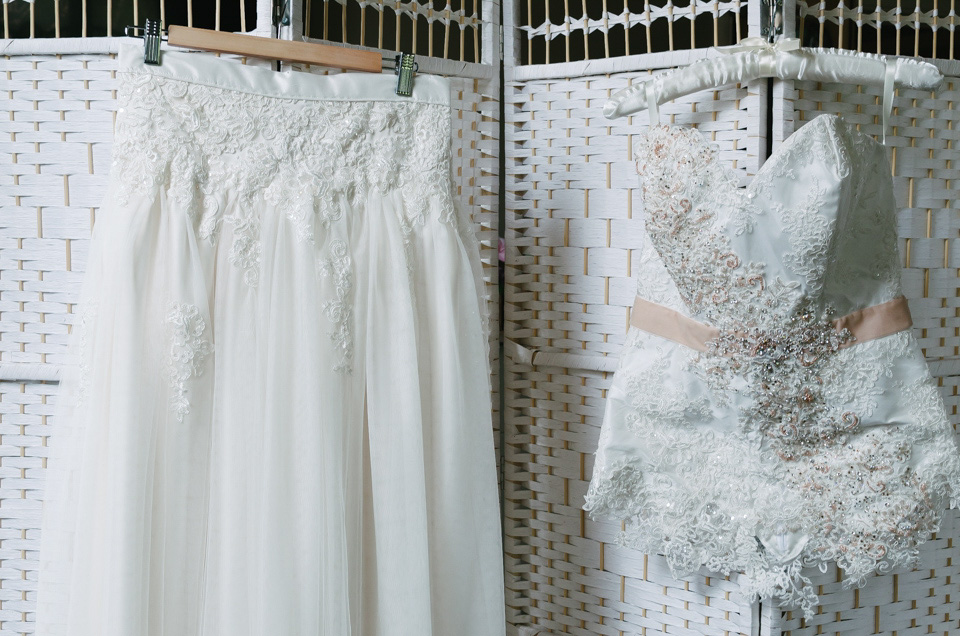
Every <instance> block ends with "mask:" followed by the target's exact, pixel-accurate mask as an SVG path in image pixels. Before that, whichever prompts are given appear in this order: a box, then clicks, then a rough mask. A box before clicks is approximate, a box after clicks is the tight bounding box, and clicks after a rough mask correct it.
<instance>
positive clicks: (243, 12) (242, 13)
mask: <svg viewBox="0 0 960 636" xmlns="http://www.w3.org/2000/svg"><path fill="white" fill-rule="evenodd" d="M238 4H239V6H240V31H242V32H243V33H246V32H247V11H246V9H245V7H244V6H243V4H244V3H243V0H238ZM160 6H161V7H162V6H163V3H162V2H161V4H160ZM309 10H310V0H307V11H308V12H309ZM309 24H310V23H309V22H308V23H307V28H308V29H309V28H310V26H309Z"/></svg>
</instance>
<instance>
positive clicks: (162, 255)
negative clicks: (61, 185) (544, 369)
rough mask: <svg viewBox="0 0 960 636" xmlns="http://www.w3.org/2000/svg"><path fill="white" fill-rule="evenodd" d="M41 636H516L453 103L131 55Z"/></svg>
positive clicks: (355, 84)
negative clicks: (453, 137)
mask: <svg viewBox="0 0 960 636" xmlns="http://www.w3.org/2000/svg"><path fill="white" fill-rule="evenodd" d="M117 78H118V82H119V91H118V92H119V95H118V97H119V110H118V113H117V120H116V138H115V142H114V147H113V153H114V154H113V157H114V160H113V164H112V168H111V177H110V182H109V187H108V190H107V194H106V197H105V199H104V201H103V206H102V208H101V209H100V211H99V212H98V214H97V219H96V224H95V227H94V230H93V236H92V242H91V245H90V252H89V258H88V264H87V272H86V277H85V281H84V284H83V289H82V294H81V300H80V303H79V305H78V308H77V311H78V318H77V323H76V326H75V328H74V332H73V337H72V341H71V352H72V356H74V359H75V360H76V365H74V366H72V367H68V368H67V369H66V371H65V372H64V375H63V381H62V386H61V389H60V393H59V395H58V397H57V411H56V416H55V420H54V421H55V424H54V426H53V433H52V435H51V440H50V443H51V451H50V452H51V456H50V459H49V465H48V470H47V482H46V493H45V500H44V508H43V522H42V535H41V553H40V575H39V577H40V578H39V592H38V610H37V621H36V631H35V633H36V634H37V636H276V635H283V636H320V635H325V636H350V635H353V636H408V635H414V634H415V635H417V636H430V635H433V636H450V635H453V634H456V635H457V636H498V635H502V634H503V633H504V626H505V621H504V608H503V573H502V566H501V563H502V550H501V540H500V523H499V507H498V500H497V479H496V473H495V458H494V446H493V439H492V426H491V421H490V417H491V415H490V414H491V408H490V406H491V405H490V385H489V368H488V362H487V360H488V357H487V355H488V352H487V342H486V316H485V303H484V301H483V300H482V290H483V287H482V280H481V277H480V261H479V251H478V243H477V241H476V240H475V237H474V234H473V228H472V225H471V223H470V222H469V219H468V217H467V216H466V215H465V212H464V211H462V210H461V209H460V207H459V203H458V202H457V200H456V199H455V197H454V194H453V190H452V185H451V181H450V149H449V143H450V141H449V140H450V112H449V108H450V107H449V84H448V82H447V81H446V80H445V79H442V78H437V77H431V76H428V75H418V76H417V77H416V79H415V82H414V94H413V96H412V97H409V98H404V97H398V96H396V95H395V94H394V87H395V81H396V80H395V78H394V77H393V76H392V75H388V74H384V75H366V74H363V75H361V74H341V75H332V76H328V77H321V76H315V75H309V74H304V73H295V72H285V73H274V72H272V71H270V70H267V69H263V68H253V67H247V66H243V65H240V64H237V63H234V62H229V61H227V60H219V59H216V58H211V57H207V56H200V55H195V54H188V53H181V52H170V51H165V52H163V54H162V64H161V65H160V66H145V65H144V64H143V62H142V47H139V46H136V45H134V44H129V43H124V44H122V45H121V49H120V55H119V68H118V72H117Z"/></svg>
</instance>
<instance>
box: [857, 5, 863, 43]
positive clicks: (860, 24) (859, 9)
mask: <svg viewBox="0 0 960 636" xmlns="http://www.w3.org/2000/svg"><path fill="white" fill-rule="evenodd" d="M857 50H858V51H862V50H863V0H857Z"/></svg>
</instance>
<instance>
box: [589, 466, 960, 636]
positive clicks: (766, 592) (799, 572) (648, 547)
mask: <svg viewBox="0 0 960 636" xmlns="http://www.w3.org/2000/svg"><path fill="white" fill-rule="evenodd" d="M596 490H597V489H595V488H594V487H593V482H592V483H591V487H590V488H589V489H588V491H587V494H586V496H585V501H586V503H585V504H584V505H583V509H584V510H585V511H587V512H588V514H589V516H590V518H591V519H593V520H595V521H599V520H602V518H603V517H604V516H607V517H613V518H615V519H617V520H618V521H621V522H623V523H625V524H626V529H624V530H621V531H620V532H619V534H618V535H617V538H616V543H617V545H619V546H622V547H626V548H631V549H636V550H640V551H641V552H644V553H648V554H651V553H652V554H659V555H661V556H663V557H664V558H665V559H666V561H667V565H668V566H669V568H670V573H671V575H672V576H673V577H674V578H676V579H681V578H683V577H686V576H689V575H691V574H695V573H696V571H697V569H698V568H694V567H680V566H678V562H680V561H681V560H682V559H680V558H675V557H674V556H673V555H674V553H677V554H680V552H681V550H680V549H676V550H671V549H669V548H667V547H666V546H665V542H664V540H663V530H662V529H658V530H657V532H656V534H655V535H651V534H647V533H643V532H641V531H640V528H639V527H638V526H636V525H635V522H634V517H633V515H630V514H629V513H627V512H626V511H625V510H623V509H621V508H619V507H616V506H612V505H610V503H609V502H607V501H604V499H605V497H604V496H603V495H602V494H598V493H597V492H596ZM944 490H947V491H949V492H943V493H941V494H942V495H943V498H942V500H945V501H947V502H948V506H947V508H946V510H941V511H940V512H939V513H938V514H937V516H936V520H935V522H934V525H933V526H932V527H931V528H930V529H929V530H927V531H924V532H921V533H918V534H917V535H916V537H915V543H914V545H913V546H912V547H911V548H910V549H908V550H905V551H903V552H900V553H898V554H892V555H885V556H884V557H882V558H878V559H875V560H874V563H873V566H872V568H871V569H870V571H868V572H865V573H863V574H861V575H860V576H855V577H844V579H843V580H842V583H841V586H842V588H843V589H844V590H849V589H853V588H858V589H859V588H863V587H864V586H865V585H866V583H867V580H868V577H869V576H871V575H885V574H888V573H890V572H892V571H894V570H896V569H901V568H906V569H912V568H916V567H918V566H919V561H920V548H921V547H922V546H923V545H924V544H925V543H926V542H927V541H928V540H929V539H930V538H931V536H932V535H933V534H935V533H937V532H939V531H940V528H941V525H942V522H943V516H944V514H945V512H946V511H949V510H960V473H958V474H953V475H949V476H948V477H947V479H946V483H945V484H944ZM631 530H632V531H633V534H634V536H632V537H631V536H630V535H631ZM701 561H702V560H701ZM762 561H766V560H765V559H764V558H763V556H762V555H758V562H762ZM830 563H836V565H837V567H838V568H839V569H841V570H844V571H846V570H847V568H846V567H845V565H846V564H848V563H849V560H848V559H844V558H835V557H828V558H817V557H814V556H812V555H810V554H808V553H807V552H806V551H802V552H801V553H800V554H799V555H798V556H796V557H795V558H794V559H792V560H791V561H789V562H787V563H785V564H783V565H781V566H776V565H771V564H770V563H769V561H767V562H765V563H763V566H764V567H762V568H759V567H756V566H754V567H749V566H748V567H738V564H734V563H730V562H729V561H725V560H722V559H718V560H716V561H714V562H712V563H710V562H707V561H702V562H701V563H700V564H699V566H698V567H707V568H708V569H710V570H712V571H715V572H719V573H720V574H722V575H724V576H730V575H731V574H732V573H735V572H739V573H740V574H742V575H743V578H741V580H740V581H739V583H740V588H741V591H742V593H743V595H744V597H745V598H746V599H747V601H748V602H751V603H752V602H755V601H757V600H758V599H775V600H777V601H780V602H781V603H782V604H783V605H784V606H785V607H786V609H792V608H794V609H799V610H800V611H801V612H803V616H804V618H805V619H806V620H811V619H812V618H813V616H814V614H815V610H816V608H817V606H818V605H819V604H820V598H819V597H818V596H817V594H816V593H815V592H814V589H813V587H814V586H813V581H812V580H811V579H810V577H809V576H806V575H805V574H804V569H805V568H812V567H816V568H817V569H819V571H820V572H821V573H825V572H826V571H827V566H828V565H829V564H830Z"/></svg>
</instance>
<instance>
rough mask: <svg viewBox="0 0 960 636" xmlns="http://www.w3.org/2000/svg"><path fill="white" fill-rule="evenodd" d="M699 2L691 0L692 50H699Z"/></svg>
mask: <svg viewBox="0 0 960 636" xmlns="http://www.w3.org/2000/svg"><path fill="white" fill-rule="evenodd" d="M696 26H697V0H690V48H691V49H695V48H697V31H696Z"/></svg>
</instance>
